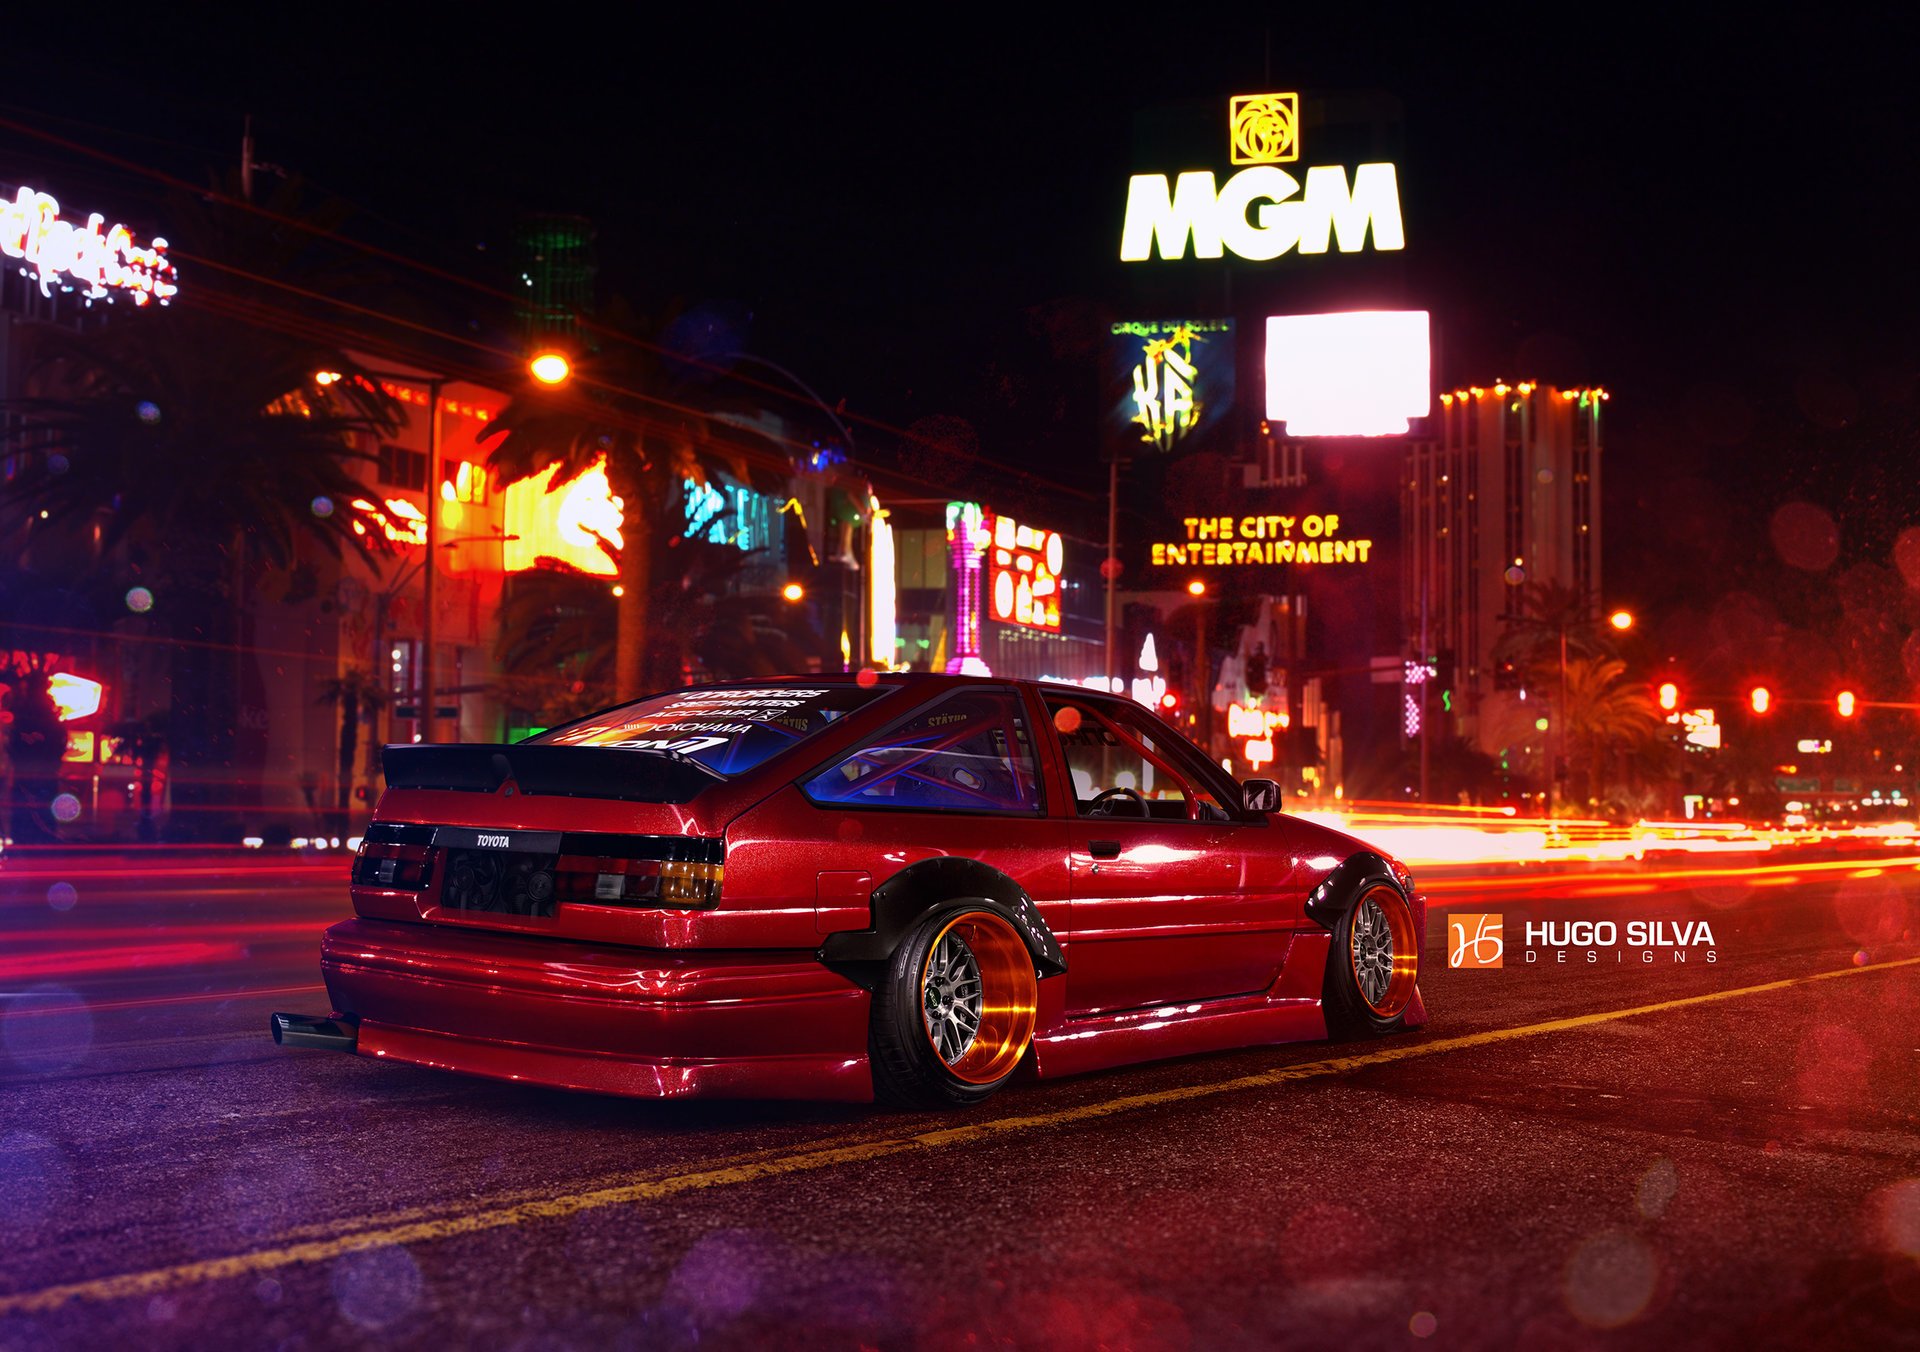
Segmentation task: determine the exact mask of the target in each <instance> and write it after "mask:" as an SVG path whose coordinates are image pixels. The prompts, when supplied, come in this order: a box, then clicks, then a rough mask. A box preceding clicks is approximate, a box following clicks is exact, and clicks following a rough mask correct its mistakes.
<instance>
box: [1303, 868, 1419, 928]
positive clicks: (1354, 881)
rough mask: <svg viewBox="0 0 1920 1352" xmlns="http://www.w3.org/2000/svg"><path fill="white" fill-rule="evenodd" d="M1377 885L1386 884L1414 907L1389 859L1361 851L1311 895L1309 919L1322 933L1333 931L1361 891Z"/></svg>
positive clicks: (1329, 876)
mask: <svg viewBox="0 0 1920 1352" xmlns="http://www.w3.org/2000/svg"><path fill="white" fill-rule="evenodd" d="M1374 883H1384V884H1385V885H1386V886H1388V887H1391V888H1392V889H1393V890H1394V891H1396V892H1398V893H1399V894H1400V895H1401V896H1403V897H1406V898H1407V904H1408V905H1410V906H1411V905H1412V904H1413V898H1412V897H1410V896H1407V889H1406V888H1405V887H1403V886H1401V883H1400V879H1399V878H1398V877H1397V876H1396V875H1395V873H1394V871H1393V865H1392V864H1390V863H1388V862H1387V860H1386V857H1385V856H1384V855H1380V854H1376V853H1374V852H1373V851H1372V850H1361V851H1359V852H1358V853H1356V854H1351V855H1348V856H1347V858H1346V860H1345V862H1343V863H1341V864H1340V865H1338V866H1337V867H1336V868H1335V869H1334V870H1333V872H1331V873H1329V874H1328V875H1327V876H1326V877H1324V878H1322V879H1321V880H1320V883H1319V886H1317V887H1315V888H1314V889H1313V891H1311V892H1309V893H1307V918H1308V919H1309V920H1311V921H1313V923H1314V924H1316V925H1319V926H1320V927H1321V928H1322V929H1328V930H1330V929H1332V928H1333V927H1334V926H1335V925H1337V924H1339V923H1340V917H1341V915H1342V914H1344V913H1345V911H1346V909H1347V907H1348V906H1350V905H1352V904H1353V900H1354V898H1355V897H1357V896H1359V895H1360V892H1361V889H1363V888H1366V887H1371V886H1372V885H1373V884H1374Z"/></svg>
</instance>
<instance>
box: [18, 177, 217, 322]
mask: <svg viewBox="0 0 1920 1352" xmlns="http://www.w3.org/2000/svg"><path fill="white" fill-rule="evenodd" d="M0 253H4V254H5V255H6V256H7V257H9V258H17V259H19V260H20V261H21V262H22V264H24V265H25V266H23V267H22V268H21V269H20V270H21V271H22V272H23V273H26V275H28V276H29V277H32V278H33V279H34V280H35V281H37V282H39V283H40V294H41V295H43V296H51V295H52V294H53V291H54V288H55V287H58V288H59V289H60V290H62V291H78V292H80V294H81V295H82V296H84V297H86V299H87V301H88V302H89V303H92V302H93V301H96V300H105V301H111V300H113V299H114V295H115V293H116V292H119V293H123V294H125V295H128V296H130V297H132V299H133V303H134V304H135V305H147V304H153V303H157V304H160V305H165V304H166V303H167V302H168V301H170V300H172V299H173V298H174V296H175V295H176V294H178V292H179V290H180V286H179V282H178V280H177V278H178V274H177V273H176V272H175V270H174V266H173V261H172V260H171V259H169V258H168V257H167V242H166V241H165V240H164V239H161V238H159V237H158V236H155V237H154V241H153V243H152V244H150V245H147V246H145V247H142V246H141V245H139V244H137V243H135V241H134V238H133V232H132V231H130V230H128V229H127V227H126V226H124V225H108V224H107V223H106V217H104V216H102V215H100V213H98V212H95V213H94V214H93V215H91V216H89V217H87V223H86V225H84V226H80V225H75V224H74V223H73V222H72V221H63V220H61V219H60V204H59V203H58V202H56V201H55V200H54V199H53V198H52V197H50V196H49V195H48V194H46V193H43V192H35V191H34V190H33V189H32V188H22V189H20V191H19V193H18V194H17V195H16V196H15V197H14V199H13V200H12V201H10V202H9V201H7V200H6V199H4V198H0Z"/></svg>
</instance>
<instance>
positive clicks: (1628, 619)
mask: <svg viewBox="0 0 1920 1352" xmlns="http://www.w3.org/2000/svg"><path fill="white" fill-rule="evenodd" d="M1607 623H1608V624H1610V625H1612V626H1613V627H1614V628H1615V629H1618V630H1620V631H1621V632H1622V633H1625V632H1626V631H1627V630H1629V629H1631V628H1633V612H1631V611H1627V610H1616V611H1614V612H1613V614H1611V615H1609V616H1607Z"/></svg>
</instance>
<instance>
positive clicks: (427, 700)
mask: <svg viewBox="0 0 1920 1352" xmlns="http://www.w3.org/2000/svg"><path fill="white" fill-rule="evenodd" d="M360 374H362V375H365V376H369V377H371V378H373V379H374V380H401V381H405V382H407V383H408V384H411V385H425V386H426V387H427V508H426V515H427V522H426V547H427V552H426V556H425V557H424V558H423V559H422V560H421V567H423V568H424V569H425V570H426V583H425V587H424V591H425V593H426V596H425V606H426V613H425V614H424V615H423V616H422V617H421V621H420V680H419V689H420V740H421V741H423V742H431V741H432V740H433V732H434V714H435V713H436V712H437V711H436V710H435V708H434V699H433V693H434V692H433V647H434V638H435V635H434V627H435V626H434V620H435V616H434V613H433V611H434V607H433V592H434V586H433V580H434V574H436V573H437V572H439V571H440V570H439V569H438V568H436V567H434V561H433V550H434V536H435V535H436V534H438V532H437V530H436V529H435V526H436V523H437V522H438V521H439V519H440V511H439V508H440V390H441V388H442V387H443V386H444V385H446V384H447V380H448V378H447V377H446V376H437V375H425V376H423V375H415V374H414V373H413V372H411V371H375V370H371V369H363V370H362V371H361V373H360ZM339 379H340V373H339V372H338V371H320V372H316V373H315V375H314V383H315V384H317V385H320V386H323V387H324V386H327V385H331V384H333V383H334V382H335V381H337V380H339Z"/></svg>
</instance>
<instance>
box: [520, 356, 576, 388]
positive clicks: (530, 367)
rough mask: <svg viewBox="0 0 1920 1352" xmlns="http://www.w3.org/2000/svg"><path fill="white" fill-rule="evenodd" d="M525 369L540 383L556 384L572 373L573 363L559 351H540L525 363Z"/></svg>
mask: <svg viewBox="0 0 1920 1352" xmlns="http://www.w3.org/2000/svg"><path fill="white" fill-rule="evenodd" d="M527 371H528V372H529V373H530V374H531V375H532V376H533V378H534V379H535V380H537V381H539V382H540V383H541V384H542V385H558V384H560V383H561V382H562V381H564V380H566V378H567V377H568V376H570V375H572V374H573V363H572V362H570V361H568V360H567V359H566V357H565V355H564V354H562V353H559V352H542V353H539V354H538V355H537V356H535V357H534V359H533V360H532V361H530V362H528V363H527Z"/></svg>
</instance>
